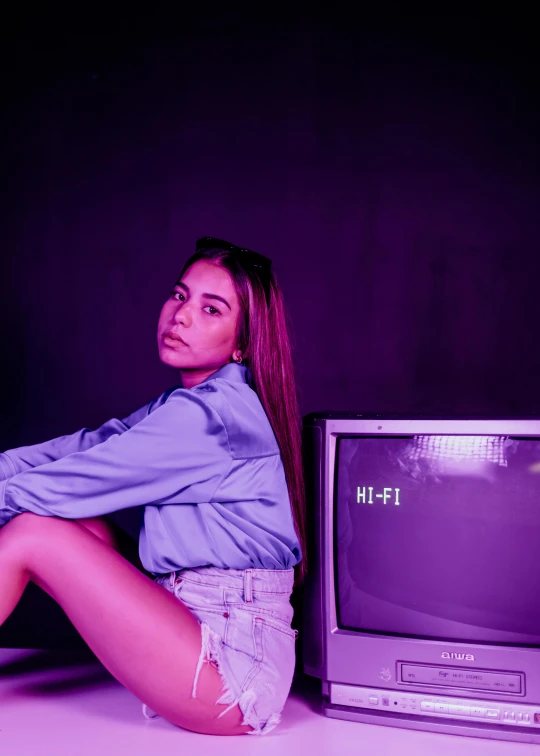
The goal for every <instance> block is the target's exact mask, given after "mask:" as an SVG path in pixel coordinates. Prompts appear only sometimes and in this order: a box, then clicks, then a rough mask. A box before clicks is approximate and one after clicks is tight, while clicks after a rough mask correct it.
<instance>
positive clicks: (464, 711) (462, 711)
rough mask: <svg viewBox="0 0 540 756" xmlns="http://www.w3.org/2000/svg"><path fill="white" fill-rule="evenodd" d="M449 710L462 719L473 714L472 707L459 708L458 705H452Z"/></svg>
mask: <svg viewBox="0 0 540 756" xmlns="http://www.w3.org/2000/svg"><path fill="white" fill-rule="evenodd" d="M448 710H449V712H450V714H457V715H458V716H460V717H468V716H469V715H470V713H471V707H470V706H459V705H458V704H450V706H449V707H448Z"/></svg>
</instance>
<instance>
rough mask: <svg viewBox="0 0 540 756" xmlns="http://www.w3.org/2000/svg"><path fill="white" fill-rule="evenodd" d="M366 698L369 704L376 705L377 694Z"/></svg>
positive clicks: (377, 701)
mask: <svg viewBox="0 0 540 756" xmlns="http://www.w3.org/2000/svg"><path fill="white" fill-rule="evenodd" d="M368 700H369V703H370V704H373V706H377V704H378V703H379V699H378V698H377V696H370V697H369V699H368Z"/></svg>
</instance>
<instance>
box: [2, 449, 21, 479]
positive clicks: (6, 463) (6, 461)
mask: <svg viewBox="0 0 540 756" xmlns="http://www.w3.org/2000/svg"><path fill="white" fill-rule="evenodd" d="M16 474H17V471H16V470H15V468H14V467H13V464H12V462H11V460H10V458H9V457H8V455H7V454H4V453H3V452H0V480H7V479H8V478H11V477H12V476H13V475H16Z"/></svg>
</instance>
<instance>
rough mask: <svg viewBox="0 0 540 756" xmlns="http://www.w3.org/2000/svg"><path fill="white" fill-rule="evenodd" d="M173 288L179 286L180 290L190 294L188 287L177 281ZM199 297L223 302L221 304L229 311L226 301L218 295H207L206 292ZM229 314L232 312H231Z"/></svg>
mask: <svg viewBox="0 0 540 756" xmlns="http://www.w3.org/2000/svg"><path fill="white" fill-rule="evenodd" d="M175 286H179V287H180V288H181V289H185V290H186V291H187V293H188V294H190V291H189V286H186V284H185V283H182V282H181V281H177V282H176V283H175ZM201 296H203V297H206V298H207V299H217V300H218V302H223V304H224V305H227V307H228V308H229V310H231V306H230V304H229V303H228V302H227V300H226V299H223V297H220V296H219V295H218V294H207V293H206V292H204V293H203V294H201ZM231 312H232V310H231Z"/></svg>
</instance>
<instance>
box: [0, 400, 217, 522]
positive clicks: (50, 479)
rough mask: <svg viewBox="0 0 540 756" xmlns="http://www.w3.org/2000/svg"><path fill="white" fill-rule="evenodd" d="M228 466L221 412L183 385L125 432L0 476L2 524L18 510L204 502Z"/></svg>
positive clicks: (75, 511)
mask: <svg viewBox="0 0 540 756" xmlns="http://www.w3.org/2000/svg"><path fill="white" fill-rule="evenodd" d="M231 465H232V456H231V453H230V448H229V441H228V436H227V431H226V428H225V426H224V424H223V421H222V420H221V417H220V416H219V414H218V413H217V411H216V410H215V409H214V408H213V407H212V406H211V405H209V404H208V403H206V402H205V401H204V400H203V398H201V396H200V395H199V394H198V393H197V392H195V391H194V390H193V389H191V390H187V389H181V390H179V391H175V392H174V393H173V394H171V396H170V397H169V399H168V400H167V401H166V403H165V404H163V405H162V406H161V407H158V408H157V409H155V410H154V411H153V412H152V413H151V414H149V415H148V416H147V417H145V418H143V419H142V420H140V421H139V422H138V423H137V424H136V425H134V426H133V427H132V428H130V429H129V430H126V431H125V432H124V433H121V434H116V433H115V434H113V435H111V436H109V438H107V439H106V440H105V441H103V442H102V443H99V444H97V445H96V446H93V447H92V448H90V449H87V450H85V451H76V452H74V453H73V454H69V455H68V456H66V457H63V458H62V459H59V460H56V461H54V462H49V463H46V464H43V465H40V466H39V467H36V468H33V469H29V470H25V471H23V472H21V473H18V474H17V475H14V476H13V477H12V478H10V479H9V480H5V481H2V482H0V526H2V525H5V524H6V523H7V522H8V521H9V520H11V519H12V518H13V517H14V516H15V515H17V514H20V513H22V512H33V513H35V514H39V515H50V516H56V517H62V518H66V519H76V518H83V517H94V516H97V515H102V514H107V513H110V512H116V511H118V510H120V509H125V508H128V507H136V506H141V505H146V504H197V503H201V502H206V501H210V500H211V497H212V495H213V494H214V493H215V491H216V490H217V488H218V487H219V485H220V484H221V482H222V481H223V479H224V478H225V476H226V474H227V473H228V471H229V469H230V467H231Z"/></svg>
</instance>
